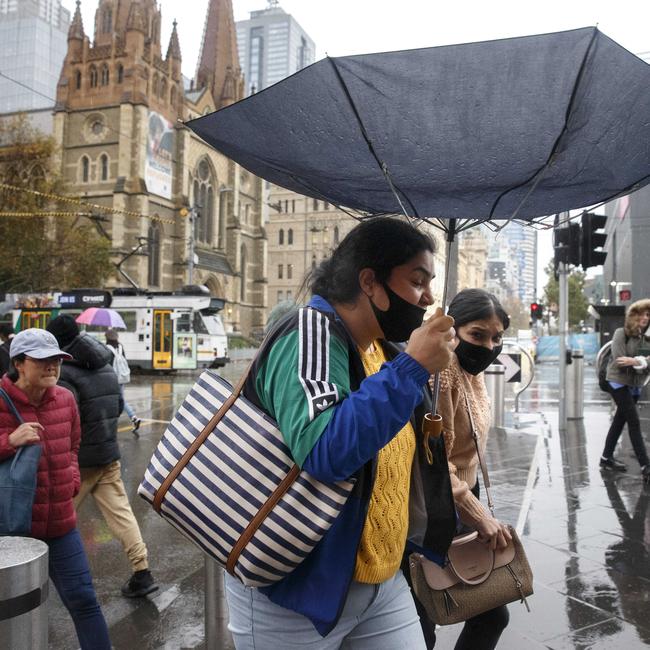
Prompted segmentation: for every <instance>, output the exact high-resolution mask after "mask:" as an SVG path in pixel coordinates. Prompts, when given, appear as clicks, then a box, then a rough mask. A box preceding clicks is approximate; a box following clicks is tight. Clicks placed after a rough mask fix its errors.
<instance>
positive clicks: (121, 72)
mask: <svg viewBox="0 0 650 650" xmlns="http://www.w3.org/2000/svg"><path fill="white" fill-rule="evenodd" d="M123 81H124V66H123V65H122V64H121V63H118V65H117V83H118V84H121V83H122V82H123Z"/></svg>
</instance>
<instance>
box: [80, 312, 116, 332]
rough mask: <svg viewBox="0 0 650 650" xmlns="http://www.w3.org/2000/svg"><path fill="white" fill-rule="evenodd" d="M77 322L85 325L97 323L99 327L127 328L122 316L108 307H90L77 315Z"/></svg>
mask: <svg viewBox="0 0 650 650" xmlns="http://www.w3.org/2000/svg"><path fill="white" fill-rule="evenodd" d="M75 320H76V321H77V323H82V324H84V325H97V326H99V327H113V328H115V329H123V330H125V329H126V325H125V324H124V321H123V320H122V317H121V316H120V315H119V314H118V313H117V312H116V311H115V310H114V309H107V308H106V307H89V308H88V309H86V310H84V311H83V312H81V314H79V316H77V318H76V319H75Z"/></svg>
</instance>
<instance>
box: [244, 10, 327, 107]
mask: <svg viewBox="0 0 650 650" xmlns="http://www.w3.org/2000/svg"><path fill="white" fill-rule="evenodd" d="M237 47H238V49H239V61H240V63H241V66H242V71H243V73H244V77H245V79H246V94H247V95H249V94H251V93H254V92H256V91H258V90H262V89H263V88H266V87H267V86H271V85H272V84H274V83H277V82H278V81H281V80H282V79H284V78H285V77H288V76H289V75H292V74H293V73H294V72H298V70H302V68H304V67H306V66H308V65H309V64H310V63H313V62H314V58H315V55H316V46H315V45H314V41H312V40H311V38H310V37H309V35H308V34H307V32H305V30H304V29H303V28H302V27H301V26H300V25H299V24H298V22H297V21H296V20H295V19H294V18H293V16H291V15H290V14H288V13H286V12H285V11H284V10H283V9H282V8H281V7H280V6H279V5H278V0H269V6H268V7H267V8H266V9H261V10H259V11H251V14H250V18H249V19H248V20H240V21H238V22H237Z"/></svg>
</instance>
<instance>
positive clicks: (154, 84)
mask: <svg viewBox="0 0 650 650" xmlns="http://www.w3.org/2000/svg"><path fill="white" fill-rule="evenodd" d="M151 92H152V93H153V94H154V95H157V94H158V73H156V74H155V75H154V76H153V82H152V84H151Z"/></svg>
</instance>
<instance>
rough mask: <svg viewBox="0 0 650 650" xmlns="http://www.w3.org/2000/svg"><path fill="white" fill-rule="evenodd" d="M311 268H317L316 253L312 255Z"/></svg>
mask: <svg viewBox="0 0 650 650" xmlns="http://www.w3.org/2000/svg"><path fill="white" fill-rule="evenodd" d="M311 268H312V270H313V269H315V268H316V255H312V256H311Z"/></svg>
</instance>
